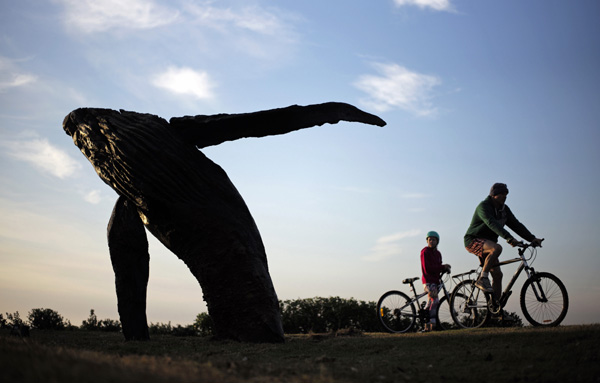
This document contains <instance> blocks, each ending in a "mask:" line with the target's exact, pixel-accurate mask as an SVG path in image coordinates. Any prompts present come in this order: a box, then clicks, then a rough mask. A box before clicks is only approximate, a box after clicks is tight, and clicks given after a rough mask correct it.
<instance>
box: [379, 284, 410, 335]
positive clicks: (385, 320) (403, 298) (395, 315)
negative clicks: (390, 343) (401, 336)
mask: <svg viewBox="0 0 600 383" xmlns="http://www.w3.org/2000/svg"><path fill="white" fill-rule="evenodd" d="M377 317H379V321H380V322H381V324H382V326H383V328H384V329H385V330H386V331H388V332H392V333H403V332H407V331H408V330H410V329H411V328H412V327H413V326H414V324H415V321H416V319H417V311H416V309H415V305H414V304H413V303H412V300H411V299H410V298H409V297H408V295H406V294H404V293H403V292H401V291H395V290H393V291H388V292H387V293H385V294H383V295H382V296H381V298H379V302H377Z"/></svg>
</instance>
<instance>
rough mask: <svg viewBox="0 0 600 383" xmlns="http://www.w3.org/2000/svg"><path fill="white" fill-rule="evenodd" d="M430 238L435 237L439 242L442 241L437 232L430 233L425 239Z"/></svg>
mask: <svg viewBox="0 0 600 383" xmlns="http://www.w3.org/2000/svg"><path fill="white" fill-rule="evenodd" d="M429 237H435V238H437V240H438V242H439V241H440V235H439V234H438V233H437V231H430V232H428V233H427V236H426V237H425V239H427V238H429Z"/></svg>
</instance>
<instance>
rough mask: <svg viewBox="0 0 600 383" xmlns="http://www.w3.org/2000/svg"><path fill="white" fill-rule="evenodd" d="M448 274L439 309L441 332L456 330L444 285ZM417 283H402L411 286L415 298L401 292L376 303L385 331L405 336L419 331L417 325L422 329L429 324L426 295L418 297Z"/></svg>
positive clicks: (389, 294) (390, 294)
mask: <svg viewBox="0 0 600 383" xmlns="http://www.w3.org/2000/svg"><path fill="white" fill-rule="evenodd" d="M445 274H448V276H449V271H444V272H443V273H442V277H441V289H440V292H439V296H440V305H439V307H438V312H437V318H436V323H437V325H436V327H437V329H438V330H448V329H451V328H456V326H455V325H454V324H453V322H452V315H451V314H450V305H449V299H450V294H449V293H448V291H447V290H446V284H445V282H447V281H448V279H449V277H448V276H447V277H446V278H444V275H445ZM418 279H419V277H415V278H408V279H405V280H403V281H402V283H404V284H407V285H410V290H411V292H412V293H413V298H410V297H409V296H408V295H406V294H405V293H403V292H402V291H398V290H392V291H388V292H387V293H385V294H383V295H382V296H381V298H379V301H378V302H377V317H378V318H379V321H380V322H381V325H382V326H383V328H384V329H385V330H386V331H388V332H391V333H405V332H407V331H410V330H413V329H416V326H415V324H416V323H417V322H418V325H419V327H420V328H421V329H423V328H424V327H425V324H427V323H428V322H429V310H427V309H426V308H425V307H426V305H427V300H428V299H427V293H426V292H423V293H421V294H417V292H416V290H415V286H414V282H415V281H416V280H418ZM444 279H446V281H444ZM424 297H425V300H424V301H422V302H420V301H419V299H421V298H424Z"/></svg>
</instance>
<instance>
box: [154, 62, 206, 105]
mask: <svg viewBox="0 0 600 383" xmlns="http://www.w3.org/2000/svg"><path fill="white" fill-rule="evenodd" d="M152 83H153V84H154V85H155V86H156V87H158V88H162V89H166V90H168V91H169V92H172V93H175V94H179V95H184V96H193V97H196V98H198V99H205V100H206V99H211V98H213V93H212V89H213V87H214V84H213V82H212V80H211V79H210V77H209V75H208V73H206V72H199V71H195V70H193V69H191V68H185V67H183V68H177V67H169V68H168V69H167V70H166V71H165V72H163V73H161V74H158V75H157V76H155V78H154V80H153V81H152Z"/></svg>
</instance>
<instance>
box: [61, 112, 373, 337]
mask: <svg viewBox="0 0 600 383" xmlns="http://www.w3.org/2000/svg"><path fill="white" fill-rule="evenodd" d="M342 120H344V121H351V122H361V123H366V124H372V125H378V126H384V125H385V122H384V121H383V120H382V119H380V118H379V117H377V116H375V115H372V114H369V113H366V112H363V111H361V110H360V109H358V108H356V107H354V106H352V105H349V104H344V103H333V102H332V103H324V104H317V105H308V106H297V105H294V106H290V107H287V108H280V109H272V110H266V111H260V112H254V113H243V114H217V115H210V116H204V115H199V116H185V117H179V118H171V120H170V121H169V122H167V121H166V120H164V119H163V118H160V117H158V116H155V115H151V114H142V113H136V112H128V111H124V110H120V111H116V110H111V109H100V108H80V109H76V110H74V111H72V112H71V113H69V114H68V115H67V116H66V117H65V119H64V122H63V129H64V130H65V132H66V133H67V134H68V135H70V136H71V137H72V138H73V141H74V143H75V145H76V146H77V147H79V149H80V150H81V152H82V153H83V154H84V155H85V157H86V158H87V159H88V160H89V161H90V163H91V164H92V165H93V167H94V169H95V170H96V173H98V175H99V176H100V178H101V179H102V180H103V181H104V182H105V183H106V184H108V185H109V186H110V187H111V188H113V189H114V190H115V191H116V192H117V193H118V194H119V198H118V200H117V202H116V204H115V207H114V210H113V213H112V215H111V218H110V221H109V224H108V244H109V252H110V257H111V262H112V265H113V269H114V272H115V285H116V291H117V302H118V311H119V316H120V320H121V324H122V328H123V334H124V336H125V339H127V340H133V339H138V340H145V339H149V334H148V325H147V319H146V289H147V284H148V274H149V273H148V271H149V259H150V257H149V254H148V242H147V237H146V230H145V229H144V228H146V229H147V230H148V231H149V232H150V233H151V234H153V235H154V236H155V237H156V238H157V239H158V240H159V241H160V242H161V243H162V244H164V245H165V246H166V247H167V248H168V249H170V250H171V251H172V252H173V253H174V254H175V255H176V256H177V257H179V258H180V259H181V260H182V261H183V262H184V263H185V264H186V265H187V266H188V268H189V269H190V271H191V272H192V274H193V275H194V277H195V278H196V279H197V280H198V282H199V284H200V286H201V288H202V292H203V298H204V300H205V301H206V304H207V308H208V312H209V314H210V316H211V318H212V320H213V324H214V331H215V334H216V337H218V338H222V339H233V340H238V341H245V342H283V341H284V337H283V329H282V325H281V318H280V313H279V304H278V299H277V295H276V293H275V289H274V287H273V283H272V281H271V276H270V274H269V270H268V265H267V257H266V252H265V248H264V245H263V242H262V239H261V236H260V233H259V231H258V228H257V226H256V224H255V222H254V219H253V218H252V215H251V214H250V211H249V210H248V207H247V206H246V204H245V202H244V200H243V199H242V197H241V195H240V194H239V193H238V191H237V190H236V188H235V186H234V185H233V184H232V182H231V181H230V180H229V178H228V177H227V174H226V173H225V171H224V170H223V169H222V168H221V167H220V166H218V165H217V164H215V163H214V162H212V161H211V160H210V159H208V158H207V157H206V156H205V155H204V154H203V153H202V152H201V151H200V150H199V149H201V148H204V147H207V146H211V145H218V144H220V143H222V142H225V141H231V140H236V139H240V138H244V137H264V136H268V135H277V134H285V133H288V132H291V131H294V130H298V129H303V128H308V127H312V126H315V125H322V124H325V123H330V124H335V123H338V122H339V121H342Z"/></svg>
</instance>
